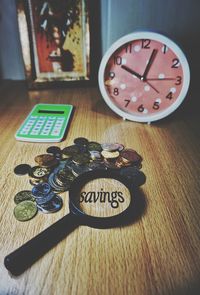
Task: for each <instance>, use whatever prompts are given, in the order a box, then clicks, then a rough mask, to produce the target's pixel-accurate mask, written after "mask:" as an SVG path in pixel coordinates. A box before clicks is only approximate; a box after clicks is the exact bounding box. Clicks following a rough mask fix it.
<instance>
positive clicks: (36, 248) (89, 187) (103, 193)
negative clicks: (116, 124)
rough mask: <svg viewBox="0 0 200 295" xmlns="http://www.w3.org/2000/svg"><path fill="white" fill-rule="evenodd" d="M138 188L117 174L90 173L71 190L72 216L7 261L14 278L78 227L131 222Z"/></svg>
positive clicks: (106, 226) (77, 179)
mask: <svg viewBox="0 0 200 295" xmlns="http://www.w3.org/2000/svg"><path fill="white" fill-rule="evenodd" d="M137 193H138V192H137V187H134V185H133V184H132V182H131V181H130V180H129V179H128V178H126V177H124V176H122V175H120V174H119V173H116V172H115V171H109V170H108V171H105V170H104V171H103V170H96V171H89V172H87V173H84V174H82V175H80V176H78V177H77V178H76V179H75V180H74V181H73V183H72V185H71V187H70V189H69V211H70V212H69V214H67V215H66V216H64V217H63V218H61V219H60V220H58V221H57V222H56V223H54V224H53V225H51V226H50V227H48V228H47V229H46V230H44V231H42V232H41V233H40V234H38V235H37V236H36V237H34V238H33V239H31V240H30V241H28V242H27V243H26V244H24V245H23V246H21V247H20V248H18V249H16V250H15V251H14V252H12V253H10V254H9V255H8V256H6V257H5V259H4V264H5V267H6V268H7V269H8V270H9V271H10V272H11V274H13V275H16V276H17V275H20V274H21V273H23V272H24V271H25V270H26V269H27V268H28V267H30V266H31V265H32V264H33V263H34V262H35V261H37V260H38V259H39V258H40V257H41V256H43V255H44V254H45V253H46V252H47V251H49V250H50V249H51V248H52V247H54V246H55V245H56V244H57V243H58V242H59V241H61V240H62V239H63V238H65V237H66V236H67V235H68V234H69V233H71V232H72V231H73V230H74V229H75V228H77V227H78V226H80V225H86V226H90V227H93V228H100V229H103V228H112V227H116V226H123V225H125V224H128V223H130V221H131V220H132V217H133V215H134V207H135V199H136V196H137Z"/></svg>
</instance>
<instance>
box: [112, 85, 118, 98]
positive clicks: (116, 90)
mask: <svg viewBox="0 0 200 295" xmlns="http://www.w3.org/2000/svg"><path fill="white" fill-rule="evenodd" d="M113 94H114V95H115V96H117V95H119V89H118V88H117V87H116V88H114V89H113Z"/></svg>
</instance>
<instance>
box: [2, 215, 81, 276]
mask: <svg viewBox="0 0 200 295" xmlns="http://www.w3.org/2000/svg"><path fill="white" fill-rule="evenodd" d="M79 224H80V222H79V216H77V215H75V214H73V213H71V212H70V213H69V214H68V215H66V216H64V217H63V218H61V219H60V220H58V221H57V222H56V223H54V224H52V225H51V226H50V227H48V228H47V229H45V230H44V231H42V232H41V233H40V234H38V235H37V236H35V237H34V238H33V239H31V240H29V241H28V242H27V243H25V244H24V245H23V246H21V247H20V248H18V249H16V250H15V251H14V252H12V253H10V254H9V255H8V256H6V257H5V259H4V264H5V267H6V268H7V269H8V270H9V271H10V272H11V274H13V275H15V276H17V275H20V274H21V273H23V272H24V271H25V270H26V269H27V268H28V267H30V266H31V265H32V264H33V263H34V262H36V261H37V260H38V259H39V258H40V257H42V256H43V255H44V254H45V253H46V252H47V251H49V250H50V249H51V248H52V247H54V246H55V245H56V244H57V243H58V242H59V241H61V240H62V239H63V238H65V237H66V236H67V235H68V234H70V233H71V232H72V231H73V230H74V229H75V228H76V227H78V226H79Z"/></svg>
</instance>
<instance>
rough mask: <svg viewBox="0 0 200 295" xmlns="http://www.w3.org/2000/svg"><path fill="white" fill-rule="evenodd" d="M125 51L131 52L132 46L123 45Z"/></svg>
mask: <svg viewBox="0 0 200 295" xmlns="http://www.w3.org/2000/svg"><path fill="white" fill-rule="evenodd" d="M125 50H126V53H128V52H129V53H131V52H132V44H131V43H129V44H126V45H125Z"/></svg>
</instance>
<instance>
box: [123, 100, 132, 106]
mask: <svg viewBox="0 0 200 295" xmlns="http://www.w3.org/2000/svg"><path fill="white" fill-rule="evenodd" d="M124 101H126V104H125V108H127V106H128V105H129V103H130V101H131V100H130V99H125V100H124Z"/></svg>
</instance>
